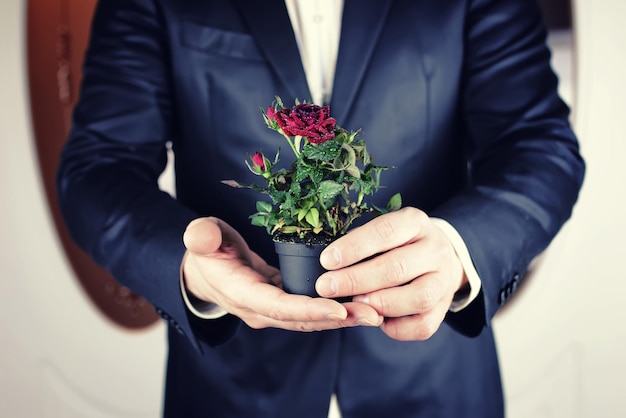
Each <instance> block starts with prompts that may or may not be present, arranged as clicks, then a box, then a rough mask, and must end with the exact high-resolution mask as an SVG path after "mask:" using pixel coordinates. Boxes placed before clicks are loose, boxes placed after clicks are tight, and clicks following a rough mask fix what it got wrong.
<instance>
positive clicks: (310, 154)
mask: <svg viewBox="0 0 626 418" xmlns="http://www.w3.org/2000/svg"><path fill="white" fill-rule="evenodd" d="M340 152H341V145H340V144H339V143H338V142H337V141H335V140H330V141H326V142H322V143H321V144H317V145H313V144H309V143H307V144H306V145H305V146H304V147H303V148H302V155H304V156H305V157H306V158H308V159H309V160H320V161H324V162H330V161H333V160H334V159H335V158H337V157H338V156H339V154H340Z"/></svg>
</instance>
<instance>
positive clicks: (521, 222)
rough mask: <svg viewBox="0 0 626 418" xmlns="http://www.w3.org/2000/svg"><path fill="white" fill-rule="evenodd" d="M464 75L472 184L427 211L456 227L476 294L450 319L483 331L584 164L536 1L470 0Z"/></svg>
mask: <svg viewBox="0 0 626 418" xmlns="http://www.w3.org/2000/svg"><path fill="white" fill-rule="evenodd" d="M466 24H467V26H466V29H465V30H466V45H465V53H466V57H465V65H464V73H463V79H462V85H463V90H462V106H463V110H462V112H463V115H464V123H465V124H466V129H467V131H468V132H469V138H470V143H469V144H468V155H469V161H470V164H469V168H470V184H469V186H468V187H467V188H466V189H465V190H464V191H463V192H462V193H460V194H458V195H456V196H454V197H453V198H452V199H450V200H448V201H447V202H446V203H445V204H444V205H442V206H440V207H438V208H437V209H436V210H435V211H434V212H433V213H432V215H436V216H439V217H442V218H444V219H446V220H448V221H449V222H450V223H451V224H452V225H453V226H454V227H455V228H456V229H457V231H458V232H459V233H460V234H461V236H462V237H463V239H464V241H465V243H466V244H467V247H468V249H469V251H470V254H471V256H472V260H473V262H474V265H475V266H476V269H477V271H478V273H479V275H480V277H481V281H482V290H481V293H482V295H481V296H479V298H478V299H477V300H476V302H475V303H473V304H472V305H470V307H468V308H467V309H466V310H464V311H462V312H460V313H457V314H449V315H448V318H447V320H448V322H449V323H450V324H451V325H452V326H455V327H457V328H458V329H460V330H462V331H463V332H465V333H468V334H476V333H478V332H480V328H481V324H484V323H485V322H486V323H487V324H488V323H489V320H490V319H491V318H492V317H493V315H494V314H495V313H496V311H497V310H498V308H499V307H500V306H501V305H502V304H503V303H505V302H506V300H507V299H508V298H509V297H510V296H511V294H513V292H514V291H515V288H516V287H517V285H518V284H519V282H520V280H521V278H522V277H523V274H524V272H525V270H526V268H527V266H528V265H529V263H530V262H531V260H532V259H533V258H534V257H535V256H536V255H537V254H538V253H539V252H541V251H542V250H543V249H545V248H546V246H547V245H548V243H549V241H550V240H551V239H552V238H553V237H554V235H555V234H556V233H557V232H558V230H559V229H560V228H561V226H562V225H563V223H564V222H565V221H566V220H567V219H568V218H569V216H570V214H571V210H572V207H573V204H574V202H575V201H576V199H577V196H578V192H579V188H580V186H581V183H582V179H583V173H584V164H583V161H582V159H581V157H580V155H579V150H578V143H577V140H576V138H575V136H574V133H573V132H572V130H571V128H570V124H569V122H568V117H569V109H568V108H567V106H566V105H565V104H564V103H563V102H562V101H561V100H560V98H559V97H558V94H557V79H556V77H555V75H554V74H553V72H552V70H551V68H550V52H549V50H548V49H547V47H546V46H545V38H546V31H545V28H544V26H543V23H542V17H541V14H540V11H539V9H538V7H537V5H536V4H535V2H533V1H512V0H505V1H493V0H475V1H472V2H470V7H469V10H468V14H467V17H466Z"/></svg>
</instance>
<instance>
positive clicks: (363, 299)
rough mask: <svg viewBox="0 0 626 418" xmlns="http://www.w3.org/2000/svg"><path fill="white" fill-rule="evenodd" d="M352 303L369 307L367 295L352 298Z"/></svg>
mask: <svg viewBox="0 0 626 418" xmlns="http://www.w3.org/2000/svg"><path fill="white" fill-rule="evenodd" d="M352 302H359V303H364V304H366V305H369V303H370V297H369V296H368V295H358V296H355V297H353V298H352Z"/></svg>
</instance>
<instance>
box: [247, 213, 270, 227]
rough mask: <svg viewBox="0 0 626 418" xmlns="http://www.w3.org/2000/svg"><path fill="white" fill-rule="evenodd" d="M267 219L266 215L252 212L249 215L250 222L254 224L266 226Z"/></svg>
mask: <svg viewBox="0 0 626 418" xmlns="http://www.w3.org/2000/svg"><path fill="white" fill-rule="evenodd" d="M268 220H269V218H268V217H267V215H259V214H254V215H252V216H251V217H250V222H251V223H252V225H254V226H267V224H268Z"/></svg>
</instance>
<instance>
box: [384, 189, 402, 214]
mask: <svg viewBox="0 0 626 418" xmlns="http://www.w3.org/2000/svg"><path fill="white" fill-rule="evenodd" d="M401 207H402V196H401V195H400V193H396V194H394V195H393V196H391V199H389V202H388V203H387V210H389V211H394V210H398V209H400V208H401Z"/></svg>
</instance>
